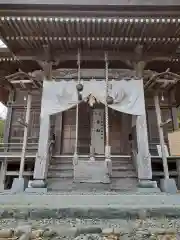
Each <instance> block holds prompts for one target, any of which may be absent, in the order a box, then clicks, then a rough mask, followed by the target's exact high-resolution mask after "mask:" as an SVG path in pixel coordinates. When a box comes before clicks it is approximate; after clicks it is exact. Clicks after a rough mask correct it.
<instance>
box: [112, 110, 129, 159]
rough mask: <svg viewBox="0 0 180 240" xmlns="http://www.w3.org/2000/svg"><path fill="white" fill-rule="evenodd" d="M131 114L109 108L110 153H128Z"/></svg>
mask: <svg viewBox="0 0 180 240" xmlns="http://www.w3.org/2000/svg"><path fill="white" fill-rule="evenodd" d="M131 121H132V120H131V115H128V114H124V113H120V112H117V111H114V110H111V109H109V138H110V145H111V153H112V154H130V143H129V134H130V133H131Z"/></svg>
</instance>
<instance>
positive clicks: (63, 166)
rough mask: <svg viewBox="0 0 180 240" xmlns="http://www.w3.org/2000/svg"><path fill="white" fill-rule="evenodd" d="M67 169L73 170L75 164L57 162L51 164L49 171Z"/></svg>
mask: <svg viewBox="0 0 180 240" xmlns="http://www.w3.org/2000/svg"><path fill="white" fill-rule="evenodd" d="M51 170H52V171H67V170H71V171H73V165H72V164H57V165H50V166H49V171H51Z"/></svg>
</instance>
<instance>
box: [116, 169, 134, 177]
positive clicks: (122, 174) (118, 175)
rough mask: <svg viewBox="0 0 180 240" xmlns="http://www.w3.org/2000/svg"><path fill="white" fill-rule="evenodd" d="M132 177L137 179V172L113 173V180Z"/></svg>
mask: <svg viewBox="0 0 180 240" xmlns="http://www.w3.org/2000/svg"><path fill="white" fill-rule="evenodd" d="M131 177H137V174H136V172H135V171H132V170H127V171H113V172H112V178H131Z"/></svg>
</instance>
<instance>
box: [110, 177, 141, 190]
mask: <svg viewBox="0 0 180 240" xmlns="http://www.w3.org/2000/svg"><path fill="white" fill-rule="evenodd" d="M111 189H112V190H115V191H116V190H119V191H122V190H124V191H136V189H137V178H121V179H120V178H113V179H112V181H111Z"/></svg>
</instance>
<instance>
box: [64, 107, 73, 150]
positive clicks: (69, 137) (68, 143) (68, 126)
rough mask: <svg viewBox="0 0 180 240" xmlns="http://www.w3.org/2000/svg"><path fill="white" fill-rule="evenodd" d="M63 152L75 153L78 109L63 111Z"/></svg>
mask: <svg viewBox="0 0 180 240" xmlns="http://www.w3.org/2000/svg"><path fill="white" fill-rule="evenodd" d="M62 122H63V131H62V151H61V153H62V154H73V153H74V145H75V136H76V134H75V133H76V109H75V108H73V109H69V110H68V111H65V112H63V116H62Z"/></svg>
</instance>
